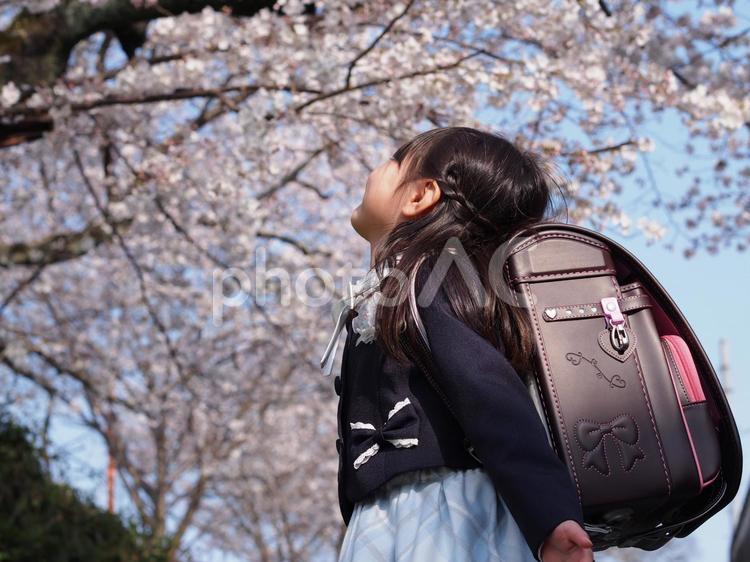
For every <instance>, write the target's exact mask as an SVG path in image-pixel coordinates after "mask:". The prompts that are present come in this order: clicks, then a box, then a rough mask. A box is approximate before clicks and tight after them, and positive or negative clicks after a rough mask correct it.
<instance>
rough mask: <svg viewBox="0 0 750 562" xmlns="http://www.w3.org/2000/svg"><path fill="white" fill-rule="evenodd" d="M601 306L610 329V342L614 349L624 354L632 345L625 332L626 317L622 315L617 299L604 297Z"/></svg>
mask: <svg viewBox="0 0 750 562" xmlns="http://www.w3.org/2000/svg"><path fill="white" fill-rule="evenodd" d="M601 305H602V310H603V311H604V318H605V321H606V322H607V327H608V328H609V342H610V343H611V344H612V347H613V348H615V349H616V350H617V351H618V352H620V353H622V352H624V351H625V350H626V349H627V348H628V345H630V338H628V333H627V332H626V331H625V317H624V316H623V315H622V311H621V310H620V305H619V304H618V302H617V297H604V298H603V299H602V300H601Z"/></svg>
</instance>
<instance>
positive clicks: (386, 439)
mask: <svg viewBox="0 0 750 562" xmlns="http://www.w3.org/2000/svg"><path fill="white" fill-rule="evenodd" d="M423 278H424V275H421V276H420V277H419V278H418V279H423ZM420 287H421V282H420V281H418V283H417V295H418V294H419V292H418V291H419V288H420ZM419 311H420V315H421V317H422V321H423V323H424V326H425V330H426V332H427V337H428V340H429V343H430V348H431V349H432V356H433V359H434V365H435V367H437V369H435V371H436V372H434V373H433V378H435V379H436V382H437V384H438V385H439V386H440V388H441V390H442V391H443V393H444V394H445V395H446V396H447V397H448V399H449V401H450V405H451V408H452V410H453V411H454V412H455V413H456V416H457V417H458V420H457V419H456V417H453V415H452V414H451V412H450V410H449V409H448V408H447V407H446V406H445V404H444V402H443V401H442V399H441V398H440V396H439V395H438V393H437V392H436V391H435V390H434V388H433V387H432V386H431V385H430V383H429V381H428V380H427V378H426V377H425V375H424V373H423V372H422V371H421V370H420V369H419V367H418V366H417V365H415V364H413V363H411V364H408V365H403V364H399V363H398V362H396V361H395V360H394V359H393V358H392V357H391V356H390V355H388V354H387V353H385V352H384V350H383V348H382V347H381V345H380V343H379V342H378V341H377V339H375V341H372V342H370V343H363V342H360V343H359V344H358V345H355V341H356V340H357V337H358V334H357V333H355V332H353V330H352V324H351V321H352V317H353V315H356V312H353V313H351V314H350V315H349V317H348V319H347V322H346V330H347V335H346V343H345V346H344V352H343V358H342V366H341V374H340V375H338V376H336V378H335V380H334V388H335V391H336V394H338V395H339V403H338V438H337V440H336V449H337V451H338V454H339V471H338V494H339V507H340V510H341V515H342V517H343V519H344V522H345V523H346V525H348V524H349V520H350V518H351V514H352V510H353V508H354V503H355V502H357V501H360V500H362V499H364V498H366V497H367V496H368V494H370V493H372V492H374V491H375V490H377V489H378V488H379V487H380V486H381V485H383V484H384V483H386V482H387V481H388V480H389V479H391V478H392V477H394V476H395V475H397V474H399V473H402V472H405V471H409V470H416V469H421V468H430V467H438V466H448V467H453V468H459V469H461V468H475V467H478V466H482V467H483V468H484V470H485V471H486V472H487V474H488V475H489V477H490V479H491V480H492V482H493V484H494V485H495V489H496V491H497V492H498V494H500V495H501V496H502V498H503V499H504V500H505V502H506V504H507V506H508V508H509V509H510V511H511V513H512V514H513V518H514V519H515V520H516V522H517V523H518V526H519V528H520V530H521V532H522V534H523V536H524V538H525V540H526V542H527V543H528V545H529V548H530V549H531V552H532V553H533V554H534V556H535V557H536V559H537V560H540V557H539V550H540V548H541V545H542V543H543V541H544V540H545V539H546V538H547V537H548V536H549V534H550V533H551V532H552V531H553V530H554V529H555V527H557V525H558V524H560V523H561V522H563V521H565V520H568V519H573V520H575V521H578V523H579V524H580V525H581V526H583V513H582V509H581V504H580V501H579V498H578V493H577V490H576V488H575V484H574V482H573V480H572V478H571V476H570V473H569V471H568V468H567V466H566V465H565V464H564V462H563V461H562V460H561V459H560V458H559V457H558V456H557V454H556V453H555V451H554V450H553V449H552V447H551V445H550V444H549V441H548V438H547V432H546V429H545V427H544V425H543V423H544V422H543V421H542V419H541V417H540V416H539V414H538V412H537V410H536V408H535V406H534V403H533V402H532V400H531V397H530V395H529V391H528V389H527V388H526V385H525V384H524V382H523V381H522V379H521V378H520V377H519V375H518V374H517V372H516V370H515V369H514V368H513V367H512V366H511V365H510V363H509V362H508V360H507V359H506V357H505V356H504V354H503V351H501V350H498V349H497V348H495V347H494V346H493V345H492V344H491V343H490V342H489V341H488V340H487V339H485V338H484V337H482V336H481V335H479V334H478V333H477V332H475V331H474V330H473V329H472V328H471V327H469V326H468V325H467V324H466V323H464V322H463V321H461V320H460V319H459V318H458V317H457V316H456V314H455V313H454V312H453V310H452V308H451V306H450V303H449V302H448V299H447V297H446V295H445V293H444V292H443V290H442V288H440V290H439V291H438V293H437V295H436V297H435V299H433V301H432V303H430V304H429V305H427V306H424V307H422V306H420V307H419ZM464 437H467V438H468V440H469V441H470V442H471V445H472V446H473V453H474V454H475V455H476V457H477V458H478V459H480V460H481V461H482V463H481V464H480V463H479V462H478V461H477V458H475V457H473V456H472V454H470V453H469V451H468V450H467V449H466V447H465V441H464Z"/></svg>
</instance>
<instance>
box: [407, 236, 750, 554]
mask: <svg viewBox="0 0 750 562" xmlns="http://www.w3.org/2000/svg"><path fill="white" fill-rule="evenodd" d="M503 275H504V278H505V280H506V282H507V283H508V286H509V287H510V288H511V289H512V290H511V291H510V293H511V294H512V298H513V299H515V300H516V303H517V304H518V305H519V306H522V307H524V309H525V310H526V312H527V314H528V318H529V320H530V322H531V325H532V328H533V333H534V340H535V344H536V351H537V352H536V354H535V367H536V368H535V370H534V372H532V373H520V374H521V375H522V376H523V378H524V379H525V382H526V384H527V386H528V388H529V392H530V394H531V397H532V400H533V402H534V404H535V405H536V407H537V410H538V411H539V415H540V417H541V418H542V420H543V421H544V423H545V426H546V428H547V430H548V436H549V439H550V445H551V446H552V447H553V448H554V450H555V452H556V453H557V455H558V456H559V457H560V458H561V459H562V460H563V461H565V463H566V465H567V467H568V469H569V471H570V475H571V478H572V479H573V481H574V482H575V484H576V487H577V490H578V494H579V499H580V500H581V505H582V508H583V512H584V520H585V523H586V524H585V528H586V530H587V531H588V533H589V535H590V537H591V540H592V541H593V543H594V550H596V551H599V550H603V549H606V548H609V547H611V546H618V547H628V546H632V547H637V548H641V549H644V550H655V549H657V548H660V547H661V546H663V545H664V544H666V543H667V542H668V541H669V540H671V539H672V538H674V537H686V536H688V535H689V534H690V533H692V532H693V531H694V530H695V529H697V528H698V527H699V526H700V525H701V524H703V523H704V522H705V521H706V520H708V519H709V518H710V517H711V516H713V515H714V514H716V513H717V512H718V511H719V510H721V509H722V508H723V507H724V506H726V505H727V504H728V503H729V502H730V501H731V500H732V498H734V497H735V495H736V493H737V490H738V487H739V482H740V477H741V474H742V449H741V444H740V438H739V434H738V432H737V427H736V424H735V421H734V417H733V415H732V412H731V410H730V407H729V404H728V402H727V399H726V396H725V394H724V391H723V389H722V387H721V383H720V382H719V379H718V378H717V376H716V373H715V372H714V369H713V367H712V366H711V362H710V361H709V359H708V356H707V355H706V353H705V351H704V350H703V347H702V346H701V344H700V342H699V341H698V338H697V337H696V335H695V332H693V330H692V328H691V327H690V325H689V324H688V322H687V320H686V319H685V317H684V316H683V315H682V313H681V312H680V310H679V309H678V308H677V305H676V304H675V303H674V302H673V300H672V299H671V298H670V296H669V295H668V294H667V292H666V291H665V290H664V288H663V287H662V286H661V285H660V284H659V282H658V281H657V280H656V279H655V278H654V276H653V275H652V274H651V273H650V272H649V271H648V270H647V269H646V267H645V266H644V265H643V264H642V263H641V262H640V261H639V260H638V259H637V258H636V257H635V256H634V255H633V254H632V253H630V252H629V251H628V250H626V249H625V248H623V247H622V246H621V245H619V244H618V243H616V242H614V241H613V240H611V239H609V238H608V237H606V236H604V235H602V234H600V233H598V232H596V231H593V230H589V229H587V228H583V227H580V226H575V225H569V224H563V223H553V222H546V223H541V224H538V225H536V226H534V227H533V228H531V229H528V230H526V231H524V232H522V233H519V235H516V236H515V237H514V239H513V241H512V242H511V243H510V244H507V245H506V252H505V254H504V262H503ZM416 320H417V324H418V326H420V327H421V321H420V319H419V317H418V315H417V318H416ZM427 375H428V378H429V379H432V377H431V376H429V372H427ZM433 384H434V382H433Z"/></svg>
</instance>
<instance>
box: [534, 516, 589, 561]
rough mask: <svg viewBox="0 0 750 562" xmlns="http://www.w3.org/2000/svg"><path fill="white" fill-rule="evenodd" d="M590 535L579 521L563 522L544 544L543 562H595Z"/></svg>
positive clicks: (569, 520)
mask: <svg viewBox="0 0 750 562" xmlns="http://www.w3.org/2000/svg"><path fill="white" fill-rule="evenodd" d="M593 546H594V544H593V543H592V542H591V539H590V538H589V535H588V533H587V532H586V531H585V530H584V528H583V527H581V526H580V525H579V524H578V522H577V521H574V520H573V519H568V520H567V521H563V522H562V523H560V524H559V525H558V526H557V527H555V530H554V531H552V533H551V534H550V536H548V537H547V538H546V539H544V542H543V543H542V552H541V558H542V562H593V560H594V551H593V549H592V547H593Z"/></svg>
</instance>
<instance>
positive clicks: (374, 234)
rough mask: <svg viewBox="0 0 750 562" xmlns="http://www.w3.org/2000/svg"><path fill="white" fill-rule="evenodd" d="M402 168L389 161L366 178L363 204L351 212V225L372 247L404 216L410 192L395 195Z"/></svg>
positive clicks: (400, 192)
mask: <svg viewBox="0 0 750 562" xmlns="http://www.w3.org/2000/svg"><path fill="white" fill-rule="evenodd" d="M400 179H401V169H400V167H399V164H398V162H396V161H395V160H393V159H389V160H386V161H385V162H383V163H382V164H380V166H378V167H377V168H375V169H374V170H373V171H372V172H371V173H370V175H369V176H368V177H367V183H366V184H365V192H364V194H363V195H362V202H361V203H360V204H359V206H357V207H356V208H355V209H354V211H352V216H351V223H352V227H353V228H354V230H356V231H357V234H359V235H360V236H362V238H364V239H365V240H367V241H368V242H370V243H371V244H373V243H374V242H376V241H377V240H378V239H379V238H381V237H382V236H384V235H385V234H387V233H388V232H389V231H390V230H391V229H392V228H393V227H394V226H395V225H396V224H398V223H399V222H400V221H401V220H402V219H403V218H404V217H403V216H402V213H401V208H402V205H401V203H402V201H401V200H402V198H403V196H404V193H405V192H406V191H407V190H405V189H404V190H400V191H399V192H398V193H397V192H396V186H398V184H399V181H400Z"/></svg>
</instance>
